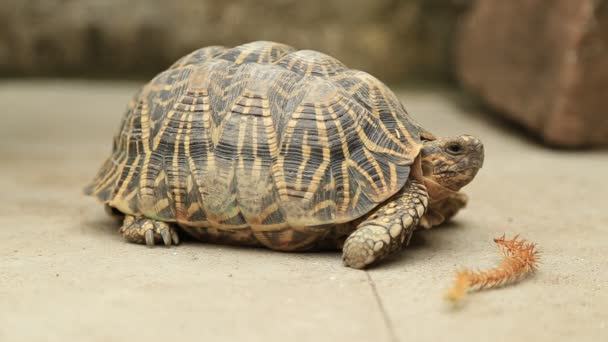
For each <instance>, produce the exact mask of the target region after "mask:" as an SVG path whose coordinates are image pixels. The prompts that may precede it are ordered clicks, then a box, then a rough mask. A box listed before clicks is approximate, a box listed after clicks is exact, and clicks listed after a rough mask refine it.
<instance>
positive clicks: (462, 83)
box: [0, 0, 608, 147]
mask: <svg viewBox="0 0 608 342" xmlns="http://www.w3.org/2000/svg"><path fill="white" fill-rule="evenodd" d="M253 40H273V41H278V42H283V43H286V44H289V45H292V46H294V47H296V48H299V49H315V50H319V51H322V52H325V53H327V54H330V55H332V56H335V57H337V58H338V59H340V60H341V61H343V62H344V63H345V64H347V65H348V66H350V67H351V68H357V69H361V70H365V71H367V72H369V73H371V74H373V75H375V76H377V77H378V78H380V79H381V80H383V81H385V82H387V83H389V84H390V85H392V86H395V87H396V86H398V85H400V84H403V83H407V84H414V85H421V84H423V83H424V84H426V83H435V84H437V83H439V84H442V83H443V84H445V85H448V86H451V87H462V88H463V89H465V90H466V91H467V92H468V93H469V94H470V95H472V96H474V97H475V98H477V99H479V100H481V103H483V104H485V105H488V107H489V108H490V109H492V110H491V111H492V112H494V114H493V115H500V116H504V117H507V118H508V119H509V120H510V121H512V122H516V123H517V124H518V125H519V127H520V128H521V130H523V131H526V132H530V133H532V134H533V135H534V136H536V137H538V138H540V139H539V141H542V142H544V143H547V144H549V145H554V146H568V147H587V146H602V145H606V144H608V119H607V118H608V114H606V108H607V107H608V106H607V103H606V98H607V97H606V96H605V95H606V93H608V58H607V56H608V3H607V2H606V1H598V0H577V1H572V0H513V1H508V2H506V1H497V0H486V1H473V0H373V1H371V0H307V1H301V0H265V1H259V0H223V1H214V0H173V1H164V0H103V1H102V0H3V1H1V2H0V75H1V76H2V77H5V78H7V77H10V78H19V77H60V78H66V77H72V78H93V79H100V78H101V79H136V80H147V79H149V78H151V77H152V76H153V75H154V74H156V73H158V72H159V71H161V70H163V69H164V68H166V67H167V66H168V65H170V64H171V63H172V62H173V61H175V60H176V59H178V58H179V57H181V56H183V55H184V54H186V53H188V52H190V51H192V50H195V49H197V48H200V47H203V46H207V45H224V46H234V45H239V44H242V43H245V42H249V41H253Z"/></svg>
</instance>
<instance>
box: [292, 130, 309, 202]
mask: <svg viewBox="0 0 608 342" xmlns="http://www.w3.org/2000/svg"><path fill="white" fill-rule="evenodd" d="M309 159H310V145H309V144H308V131H304V136H303V137H302V162H301V163H300V166H299V167H298V173H297V174H296V184H295V188H296V190H298V191H302V177H303V176H304V170H305V169H306V164H307V163H308V160H309Z"/></svg>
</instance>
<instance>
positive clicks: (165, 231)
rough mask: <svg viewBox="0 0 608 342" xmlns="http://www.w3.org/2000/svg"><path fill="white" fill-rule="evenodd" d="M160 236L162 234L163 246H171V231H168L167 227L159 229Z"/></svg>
mask: <svg viewBox="0 0 608 342" xmlns="http://www.w3.org/2000/svg"><path fill="white" fill-rule="evenodd" d="M160 236H162V238H163V242H164V243H165V246H171V233H170V232H169V229H167V228H163V229H161V230H160Z"/></svg>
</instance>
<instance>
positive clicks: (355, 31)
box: [0, 0, 460, 80]
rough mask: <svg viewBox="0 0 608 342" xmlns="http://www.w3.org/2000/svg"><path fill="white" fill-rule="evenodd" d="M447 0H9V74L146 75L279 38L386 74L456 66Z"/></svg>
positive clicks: (0, 45)
mask: <svg viewBox="0 0 608 342" xmlns="http://www.w3.org/2000/svg"><path fill="white" fill-rule="evenodd" d="M458 13H460V6H459V5H457V4H454V3H453V2H452V1H444V0H407V1H394V0H374V1H369V0H306V1H303V0H265V1H259V0H222V1H218V0H171V1H166V0H103V1H100V0H44V1H41V0H2V1H0V73H4V74H7V73H10V74H15V75H24V74H25V75H70V74H71V75H84V76H86V75H102V76H109V77H125V76H133V75H135V76H142V77H149V76H150V74H152V73H155V72H158V71H159V70H162V69H163V68H165V67H167V66H168V65H170V64H171V63H172V62H173V61H175V60H176V59H177V58H179V57H181V56H182V55H184V54H186V53H188V52H190V51H192V50H194V49H197V48H199V47H203V46H207V45H216V44H219V45H225V46H234V45H238V44H242V43H245V42H249V41H253V40H274V41H279V42H283V43H287V44H290V45H293V46H295V47H297V48H300V49H304V48H309V49H315V50H320V51H323V52H325V53H329V54H331V55H333V56H335V57H337V58H339V59H340V60H342V61H343V62H344V63H346V64H347V65H348V66H350V67H352V68H358V69H363V70H365V71H368V72H370V73H372V74H374V75H376V76H378V77H381V78H383V79H384V80H400V79H402V78H404V77H406V76H411V75H412V74H414V73H415V74H422V75H424V76H425V77H428V76H435V75H440V77H445V76H446V75H447V73H448V70H449V69H448V63H447V62H448V60H449V55H450V54H449V51H450V50H449V42H450V37H451V36H452V32H453V27H454V25H455V23H456V16H457V14H458Z"/></svg>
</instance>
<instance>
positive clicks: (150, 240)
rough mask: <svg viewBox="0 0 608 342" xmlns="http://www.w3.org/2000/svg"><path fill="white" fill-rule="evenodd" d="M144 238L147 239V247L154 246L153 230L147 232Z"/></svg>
mask: <svg viewBox="0 0 608 342" xmlns="http://www.w3.org/2000/svg"><path fill="white" fill-rule="evenodd" d="M144 237H145V238H146V245H148V246H154V232H153V231H152V229H148V230H146V232H145V233H144Z"/></svg>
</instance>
